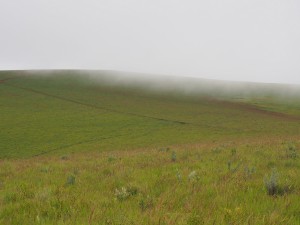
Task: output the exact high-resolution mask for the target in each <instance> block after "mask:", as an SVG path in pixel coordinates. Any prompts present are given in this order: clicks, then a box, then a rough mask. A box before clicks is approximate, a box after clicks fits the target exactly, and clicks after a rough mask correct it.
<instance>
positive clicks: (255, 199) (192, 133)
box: [0, 71, 300, 224]
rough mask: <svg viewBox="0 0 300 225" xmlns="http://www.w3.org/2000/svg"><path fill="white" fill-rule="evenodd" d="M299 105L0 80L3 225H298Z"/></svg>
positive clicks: (56, 80)
mask: <svg viewBox="0 0 300 225" xmlns="http://www.w3.org/2000/svg"><path fill="white" fill-rule="evenodd" d="M99 76H101V74H100V75H99ZM299 103H300V98H299V97H297V96H293V97H291V96H286V97H285V98H282V96H281V97H277V96H274V95H272V94H270V93H265V92H264V91H263V90H262V91H260V92H259V94H255V95H239V94H238V93H234V94H230V95H226V96H225V95H217V96H216V95H213V93H212V94H209V93H201V94H187V93H183V92H176V91H171V92H164V91H153V90H148V89H147V88H145V87H136V86H128V85H120V84H118V83H109V82H106V80H105V79H98V80H95V79H93V78H91V77H90V76H86V75H85V74H79V73H75V72H74V71H57V72H53V73H52V74H51V75H49V74H43V73H41V74H39V72H34V73H33V72H31V73H29V72H26V73H25V72H20V71H19V72H18V71H12V72H1V73H0V109H1V110H0V118H1V119H0V121H1V123H0V203H1V204H0V223H1V224H300V205H299V200H300V198H299V196H300V195H299V194H300V180H299V172H300V171H299V170H300V162H299V153H298V149H299V147H300V142H299V141H300V139H299V138H300V133H299V132H300V107H299V105H300V104H299Z"/></svg>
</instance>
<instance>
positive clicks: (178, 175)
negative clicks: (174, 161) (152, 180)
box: [176, 169, 182, 182]
mask: <svg viewBox="0 0 300 225" xmlns="http://www.w3.org/2000/svg"><path fill="white" fill-rule="evenodd" d="M176 178H177V180H178V181H179V182H182V175H181V173H180V171H179V170H178V169H177V170H176Z"/></svg>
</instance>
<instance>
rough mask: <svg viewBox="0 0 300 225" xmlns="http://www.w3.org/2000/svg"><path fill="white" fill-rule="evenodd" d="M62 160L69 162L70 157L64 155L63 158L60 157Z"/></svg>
mask: <svg viewBox="0 0 300 225" xmlns="http://www.w3.org/2000/svg"><path fill="white" fill-rule="evenodd" d="M60 159H61V160H68V159H69V157H68V156H66V155H63V156H61V157H60Z"/></svg>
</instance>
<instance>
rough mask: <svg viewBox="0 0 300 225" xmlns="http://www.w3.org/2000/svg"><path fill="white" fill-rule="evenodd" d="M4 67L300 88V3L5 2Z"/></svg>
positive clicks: (1, 21)
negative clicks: (106, 71) (298, 85)
mask: <svg viewBox="0 0 300 225" xmlns="http://www.w3.org/2000/svg"><path fill="white" fill-rule="evenodd" d="M0 29H1V30H0V69H43V68H52V69H54V68H57V69H59V68H65V69H71V68H80V69H110V70H122V71H135V72H146V73H158V74H168V75H183V76H199V77H204V78H214V79H225V80H246V81H262V82H285V83H300V1H299V0H248V1H246V0H205V1H204V0H26V1H25V0H0Z"/></svg>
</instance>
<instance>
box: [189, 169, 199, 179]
mask: <svg viewBox="0 0 300 225" xmlns="http://www.w3.org/2000/svg"><path fill="white" fill-rule="evenodd" d="M188 178H189V180H190V181H192V182H197V181H199V180H200V177H199V175H198V173H197V171H195V170H194V171H192V172H191V173H190V174H189V176H188Z"/></svg>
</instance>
